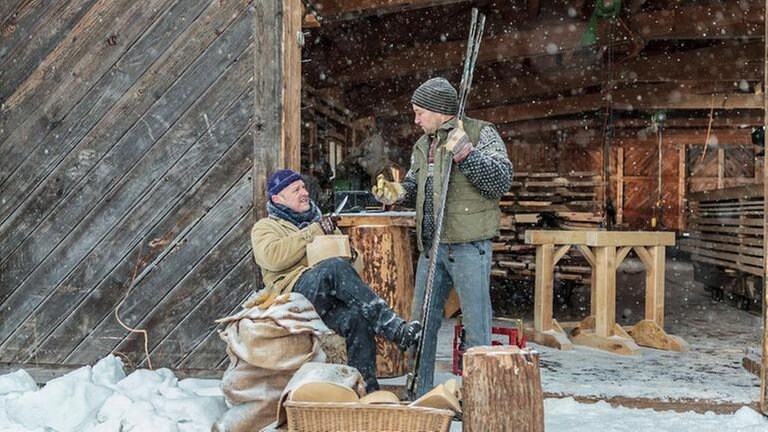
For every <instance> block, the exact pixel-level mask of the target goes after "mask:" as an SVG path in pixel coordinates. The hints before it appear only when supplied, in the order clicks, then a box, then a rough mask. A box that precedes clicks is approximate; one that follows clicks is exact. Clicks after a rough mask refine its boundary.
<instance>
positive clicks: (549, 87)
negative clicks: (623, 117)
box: [350, 42, 763, 116]
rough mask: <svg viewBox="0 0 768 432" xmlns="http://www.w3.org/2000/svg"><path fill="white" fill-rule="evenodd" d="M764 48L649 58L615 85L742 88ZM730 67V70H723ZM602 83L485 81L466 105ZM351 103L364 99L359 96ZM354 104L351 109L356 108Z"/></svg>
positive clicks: (588, 79) (401, 104) (586, 78)
mask: <svg viewBox="0 0 768 432" xmlns="http://www.w3.org/2000/svg"><path fill="white" fill-rule="evenodd" d="M762 50H763V44H762V43H761V42H752V43H748V44H738V45H735V46H730V45H728V46H719V47H710V48H700V49H695V50H689V51H685V52H675V53H660V54H657V55H653V56H649V57H636V58H633V59H631V60H629V61H627V62H625V63H622V64H620V65H618V66H616V70H615V72H614V74H615V80H614V81H615V82H616V83H618V84H621V83H625V84H629V83H646V82H679V81H694V80H695V81H701V82H704V83H711V82H725V83H727V84H733V83H736V84H741V83H742V82H749V81H759V80H760V79H761V78H762V70H761V67H762V65H761V63H762V59H761V58H760V57H761V54H762ZM723 64H727V65H728V67H722V65H723ZM601 83H602V74H601V73H600V71H599V70H597V69H595V68H585V67H584V65H579V67H577V68H565V67H564V68H562V69H560V70H558V71H556V72H554V73H548V74H534V75H532V76H528V77H521V78H514V79H512V80H483V81H479V82H477V83H476V84H475V86H474V87H473V89H472V93H471V95H470V99H469V103H468V106H470V107H472V106H478V105H484V106H493V105H499V104H501V103H504V102H505V101H507V100H514V99H518V98H523V97H536V96H542V95H548V94H558V93H560V94H577V93H580V92H581V89H582V88H584V87H590V86H596V85H600V84H601ZM411 92H412V90H409V91H407V92H405V93H403V94H401V95H399V96H398V97H396V98H394V99H391V100H389V101H385V102H384V103H382V104H371V103H370V102H371V100H375V98H376V95H371V97H370V98H365V102H364V103H363V102H362V101H361V103H360V104H359V106H360V108H362V109H361V110H360V111H359V112H358V113H357V114H359V115H362V116H365V115H368V114H370V113H373V112H376V113H377V115H387V114H397V113H398V112H402V110H404V109H408V107H409V106H410V103H409V101H410V97H411ZM351 99H360V98H358V97H355V98H351ZM356 107H357V106H355V104H354V103H351V104H350V108H353V109H354V108H356Z"/></svg>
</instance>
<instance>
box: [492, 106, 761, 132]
mask: <svg viewBox="0 0 768 432" xmlns="http://www.w3.org/2000/svg"><path fill="white" fill-rule="evenodd" d="M752 112H753V113H756V112H758V111H757V110H755V111H752ZM762 121H763V118H762V115H758V114H740V115H735V116H734V115H729V116H728V117H721V116H719V115H718V116H716V117H715V118H714V119H712V123H711V125H710V122H709V119H708V118H704V117H696V118H667V119H666V120H665V121H664V128H665V130H667V131H669V130H675V129H676V130H685V129H696V128H697V129H705V130H706V129H707V128H709V127H710V126H711V128H712V129H713V130H717V129H723V128H732V129H738V128H746V127H751V126H755V125H759V124H762ZM612 124H613V127H614V128H615V129H616V130H619V129H642V128H646V127H648V126H650V124H651V121H650V118H649V117H648V118H631V119H628V118H623V119H622V118H620V119H617V120H614V121H613V122H612ZM602 126H603V123H602V122H601V121H599V120H598V119H597V118H592V119H554V120H551V121H545V122H543V121H540V120H524V121H521V122H514V123H505V124H500V125H498V126H497V128H498V130H499V133H500V134H501V135H502V136H503V137H506V138H514V137H519V136H530V135H544V136H547V135H551V134H553V133H555V132H561V131H565V132H575V130H591V129H599V128H602ZM750 130H751V129H750Z"/></svg>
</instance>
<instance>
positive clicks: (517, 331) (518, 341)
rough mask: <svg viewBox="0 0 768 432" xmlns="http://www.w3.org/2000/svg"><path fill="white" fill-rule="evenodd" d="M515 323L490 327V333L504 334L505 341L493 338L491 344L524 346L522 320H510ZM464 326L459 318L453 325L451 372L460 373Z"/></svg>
mask: <svg viewBox="0 0 768 432" xmlns="http://www.w3.org/2000/svg"><path fill="white" fill-rule="evenodd" d="M512 321H514V322H515V323H516V325H517V328H515V327H491V334H492V335H500V336H506V337H507V340H506V343H504V342H502V341H500V340H497V339H494V340H491V344H492V345H510V346H511V345H516V346H518V347H520V348H525V334H524V333H523V328H522V327H523V326H522V320H512ZM463 331H464V326H463V325H462V324H461V320H460V319H459V320H458V321H456V325H455V326H454V327H453V368H452V370H453V374H454V375H462V370H461V369H462V364H461V357H462V356H463V355H464V350H462V349H460V345H461V339H462V335H461V333H462V332H463Z"/></svg>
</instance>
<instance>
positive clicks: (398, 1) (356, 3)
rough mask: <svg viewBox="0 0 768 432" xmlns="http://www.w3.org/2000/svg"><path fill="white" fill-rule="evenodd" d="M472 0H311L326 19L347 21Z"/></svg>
mask: <svg viewBox="0 0 768 432" xmlns="http://www.w3.org/2000/svg"><path fill="white" fill-rule="evenodd" d="M469 1H470V0H322V1H318V0H311V2H310V3H312V4H313V5H314V6H315V9H317V11H318V12H319V13H320V16H321V17H322V19H323V20H324V21H327V22H333V21H346V20H353V19H360V18H365V17H368V16H371V15H386V14H392V13H398V12H404V11H409V10H416V9H423V8H429V7H434V6H446V5H449V4H454V3H468V2H469Z"/></svg>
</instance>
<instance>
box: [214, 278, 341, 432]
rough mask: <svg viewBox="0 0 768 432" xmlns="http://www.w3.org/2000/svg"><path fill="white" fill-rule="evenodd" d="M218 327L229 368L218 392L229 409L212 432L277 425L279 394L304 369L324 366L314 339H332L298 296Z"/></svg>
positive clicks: (250, 311)
mask: <svg viewBox="0 0 768 432" xmlns="http://www.w3.org/2000/svg"><path fill="white" fill-rule="evenodd" d="M217 322H220V323H225V324H227V327H226V328H225V329H224V330H222V331H220V332H219V336H220V337H221V338H222V339H223V340H224V341H225V342H226V343H227V354H228V355H229V361H230V364H229V367H228V368H227V370H226V372H224V375H223V376H222V380H221V387H222V391H223V393H224V396H225V397H226V399H227V402H228V404H230V405H231V409H230V410H228V411H227V412H226V413H224V415H223V416H222V418H221V419H219V421H217V422H216V424H214V426H213V429H212V430H213V431H216V432H225V431H226V432H241V431H243V432H245V431H248V432H252V431H257V430H261V429H262V428H264V427H266V426H267V425H269V424H270V423H272V422H273V421H275V420H276V415H277V413H278V406H279V402H280V398H281V396H282V394H283V391H284V389H285V387H286V385H287V384H288V382H289V381H290V379H291V377H293V375H294V373H295V372H296V370H298V369H299V368H300V367H301V366H302V365H303V364H305V363H307V362H310V361H313V362H324V361H325V354H324V353H323V350H322V349H321V348H320V343H319V341H318V337H319V336H320V335H325V334H331V333H332V332H331V330H330V329H328V327H326V326H325V324H323V322H322V320H321V319H320V316H318V315H317V312H315V309H314V308H313V307H312V304H311V303H309V301H308V300H307V299H306V298H305V297H304V296H302V295H301V294H297V293H288V294H284V295H281V296H279V297H278V298H277V299H276V300H275V302H274V303H273V304H272V305H271V306H270V307H268V308H266V309H259V308H257V307H253V308H249V309H244V310H242V311H241V312H239V313H237V314H235V315H233V316H230V317H226V318H222V319H221V320H218V321H217Z"/></svg>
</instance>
